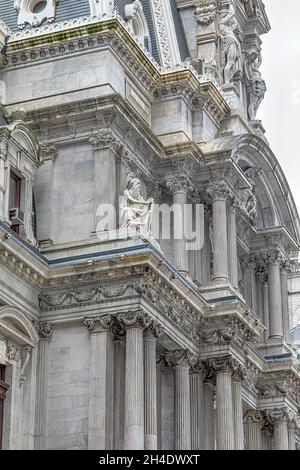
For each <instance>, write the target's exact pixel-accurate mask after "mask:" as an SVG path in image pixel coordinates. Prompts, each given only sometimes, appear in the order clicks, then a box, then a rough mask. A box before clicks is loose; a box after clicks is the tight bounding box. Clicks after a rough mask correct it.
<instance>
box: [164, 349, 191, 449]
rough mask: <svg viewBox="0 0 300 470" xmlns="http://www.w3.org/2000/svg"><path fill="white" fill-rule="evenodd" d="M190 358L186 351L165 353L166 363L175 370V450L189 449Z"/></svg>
mask: <svg viewBox="0 0 300 470" xmlns="http://www.w3.org/2000/svg"><path fill="white" fill-rule="evenodd" d="M190 358H191V355H190V353H189V351H187V350H178V351H173V352H170V353H167V355H166V362H167V364H168V365H169V366H170V367H173V368H174V370H175V449H176V450H190V449H191V401H190V400H191V395H190Z"/></svg>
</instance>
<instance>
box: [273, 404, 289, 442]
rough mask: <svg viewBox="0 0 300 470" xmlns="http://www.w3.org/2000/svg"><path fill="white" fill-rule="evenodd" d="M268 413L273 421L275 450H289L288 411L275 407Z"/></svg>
mask: <svg viewBox="0 0 300 470" xmlns="http://www.w3.org/2000/svg"><path fill="white" fill-rule="evenodd" d="M270 415H271V417H272V418H273V422H274V441H275V450H289V433H288V422H289V416H288V413H287V412H286V410H285V409H280V408H275V409H274V410H272V412H271V413H270Z"/></svg>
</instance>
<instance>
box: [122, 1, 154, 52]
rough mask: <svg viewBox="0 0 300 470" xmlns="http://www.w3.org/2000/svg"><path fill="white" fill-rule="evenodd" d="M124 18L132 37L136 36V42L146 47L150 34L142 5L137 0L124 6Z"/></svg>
mask: <svg viewBox="0 0 300 470" xmlns="http://www.w3.org/2000/svg"><path fill="white" fill-rule="evenodd" d="M125 18H126V20H127V24H128V26H129V27H130V29H131V33H132V35H133V36H136V38H137V40H138V41H139V42H140V43H141V44H143V45H144V46H146V44H147V43H149V39H150V34H149V28H148V23H147V19H146V16H145V13H144V10H143V5H142V3H141V2H140V1H139V0H135V1H133V2H132V3H129V4H128V5H125Z"/></svg>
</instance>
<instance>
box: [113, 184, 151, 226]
mask: <svg viewBox="0 0 300 470" xmlns="http://www.w3.org/2000/svg"><path fill="white" fill-rule="evenodd" d="M153 202H154V201H153V199H152V198H151V199H148V200H147V201H146V200H145V199H144V198H143V196H142V194H141V181H140V180H139V178H136V177H134V176H132V175H130V176H129V178H128V182H127V186H126V190H125V191H124V196H123V198H122V203H121V228H143V229H145V230H147V231H148V232H151V223H152V209H153Z"/></svg>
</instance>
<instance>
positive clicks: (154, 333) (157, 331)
mask: <svg viewBox="0 0 300 470" xmlns="http://www.w3.org/2000/svg"><path fill="white" fill-rule="evenodd" d="M164 333H165V332H164V328H163V327H162V325H161V324H160V323H158V322H157V321H154V320H153V321H152V322H151V324H150V325H149V326H148V327H147V328H146V329H145V331H144V337H145V338H146V339H158V338H160V337H161V336H163V335H164Z"/></svg>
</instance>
